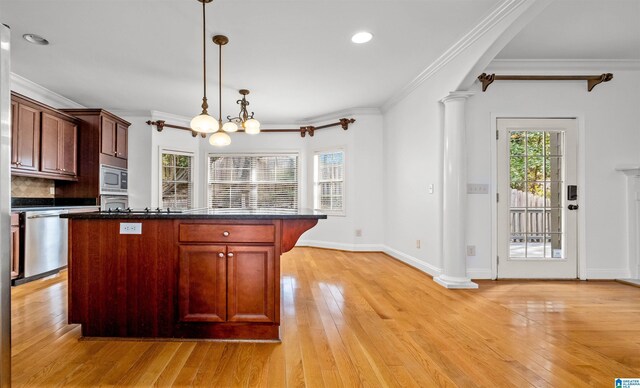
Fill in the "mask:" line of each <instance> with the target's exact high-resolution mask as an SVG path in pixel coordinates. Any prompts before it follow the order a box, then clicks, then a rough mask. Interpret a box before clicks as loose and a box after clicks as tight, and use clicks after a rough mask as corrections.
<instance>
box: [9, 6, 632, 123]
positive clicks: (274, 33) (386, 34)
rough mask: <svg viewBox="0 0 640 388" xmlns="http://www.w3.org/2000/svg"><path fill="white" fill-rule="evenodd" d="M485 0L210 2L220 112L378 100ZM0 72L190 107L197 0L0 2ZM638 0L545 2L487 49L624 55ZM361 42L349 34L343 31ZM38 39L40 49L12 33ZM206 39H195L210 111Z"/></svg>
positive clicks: (277, 119)
mask: <svg viewBox="0 0 640 388" xmlns="http://www.w3.org/2000/svg"><path fill="white" fill-rule="evenodd" d="M499 2H500V1H499V0H283V1H271V0H260V1H257V0H254V1H244V0H242V1H241V0H214V2H212V3H210V4H209V5H207V30H208V36H209V37H210V36H212V35H214V34H218V33H222V34H225V35H227V36H229V39H230V42H229V44H228V45H227V46H225V48H224V49H223V50H224V51H223V55H224V58H223V59H224V64H223V66H224V73H223V116H226V115H236V114H237V112H238V106H237V105H236V104H235V101H236V99H238V98H239V97H240V96H239V94H238V93H237V90H238V89H241V88H247V89H250V90H251V94H250V95H249V96H248V97H249V101H250V102H251V106H250V108H251V110H255V112H256V118H258V119H259V120H260V121H262V122H263V123H272V124H288V123H295V122H298V121H301V120H304V119H306V118H310V117H316V116H319V115H324V114H327V113H331V112H336V111H340V110H344V109H350V108H357V107H379V106H381V105H382V104H383V103H384V102H385V101H387V100H388V99H389V98H390V97H391V96H392V95H394V94H395V93H397V92H398V91H399V90H401V89H402V88H403V87H404V86H405V85H406V84H407V83H409V82H410V81H411V80H412V79H414V78H415V77H416V76H417V75H418V74H419V73H420V72H421V71H422V70H424V69H425V68H426V67H428V66H429V65H430V64H431V63H432V62H433V61H434V60H436V59H437V58H438V57H439V56H440V55H441V54H442V53H443V52H444V51H445V50H446V49H447V48H449V47H450V46H451V45H452V44H453V43H455V42H456V41H457V40H458V39H459V38H460V37H462V36H463V35H464V34H465V33H466V32H467V31H469V30H470V29H471V28H472V27H473V26H475V25H476V24H477V22H478V21H480V19H481V18H482V17H483V16H485V15H486V14H487V13H488V12H489V11H490V10H491V9H492V8H493V7H494V6H495V5H496V4H498V3H499ZM0 7H1V9H0V22H2V23H5V24H8V25H10V26H11V29H12V71H13V72H14V73H16V74H18V75H20V76H22V77H25V78H27V79H29V80H31V81H33V82H35V83H37V84H40V85H42V86H44V87H46V88H48V89H50V90H53V91H55V92H57V93H58V94H61V95H63V96H65V97H67V98H69V99H71V100H74V101H76V102H78V103H80V104H82V105H84V106H87V107H101V108H106V109H113V110H131V111H150V110H156V111H162V112H167V113H173V114H176V115H182V116H187V117H190V116H194V115H196V114H198V113H200V103H201V98H202V78H201V77H202V53H201V50H202V49H201V47H202V41H201V27H202V25H201V3H199V2H197V1H196V0H127V1H125V0H101V1H99V0H83V1H78V0H56V1H52V0H2V4H1V5H0ZM638 7H640V1H638V0H628V1H623V0H598V1H589V0H583V1H565V0H558V1H556V2H555V3H553V4H552V5H550V6H549V7H548V8H547V9H546V10H545V11H543V13H542V14H541V15H540V16H538V17H537V18H536V19H535V20H534V21H533V22H532V23H531V24H530V25H529V26H527V27H525V29H524V30H523V31H522V32H521V33H520V34H519V35H517V36H516V37H515V39H514V40H513V41H512V42H511V43H510V44H509V45H508V46H507V47H506V48H505V49H504V50H503V51H502V52H501V53H500V55H499V57H500V58H509V59H535V58H539V59H553V58H557V59H563V58H570V59H581V58H588V59H599V58H602V59H604V58H615V59H625V58H631V59H638V58H640V52H639V51H640V23H639V22H638V21H639V19H640V16H639V8H638ZM360 30H368V31H371V32H372V33H373V34H374V39H373V40H372V41H371V42H370V43H368V44H364V45H355V44H353V43H351V41H350V37H351V35H352V34H353V33H354V32H357V31H360ZM25 33H35V34H39V35H42V36H44V37H45V38H47V39H48V40H49V41H50V42H51V44H50V45H49V46H45V47H42V46H35V45H32V44H29V43H27V42H26V41H25V40H23V39H22V35H23V34H25ZM216 49H217V46H215V45H214V44H213V43H212V42H211V41H210V40H209V41H208V42H207V50H208V52H207V54H208V55H207V61H208V62H207V65H208V66H207V68H208V97H209V104H210V105H211V106H212V107H216V108H214V109H210V111H211V112H216V114H215V115H216V116H217V101H218V98H217V86H218V84H217V82H218V77H217V70H218V68H217V50H216Z"/></svg>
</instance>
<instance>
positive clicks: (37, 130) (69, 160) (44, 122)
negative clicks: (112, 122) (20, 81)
mask: <svg viewBox="0 0 640 388" xmlns="http://www.w3.org/2000/svg"><path fill="white" fill-rule="evenodd" d="M11 113H12V118H11V135H12V142H11V173H12V174H13V175H22V176H31V177H40V178H48V179H56V180H76V179H77V162H76V159H77V152H78V151H77V141H76V140H77V131H78V125H77V123H78V120H77V119H76V118H75V117H73V116H70V115H68V114H66V113H63V112H61V111H59V110H57V109H54V108H51V107H49V106H47V105H44V104H41V103H39V102H37V101H34V100H31V99H29V98H27V97H24V96H21V95H19V94H17V93H12V94H11Z"/></svg>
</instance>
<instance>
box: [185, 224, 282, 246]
mask: <svg viewBox="0 0 640 388" xmlns="http://www.w3.org/2000/svg"><path fill="white" fill-rule="evenodd" d="M275 235H276V228H275V226H274V225H225V224H215V225H212V224H180V241H181V242H213V243H228V242H230V243H272V242H274V241H275Z"/></svg>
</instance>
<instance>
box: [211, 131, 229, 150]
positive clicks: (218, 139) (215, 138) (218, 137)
mask: <svg viewBox="0 0 640 388" xmlns="http://www.w3.org/2000/svg"><path fill="white" fill-rule="evenodd" d="M209 144H211V145H212V146H216V147H224V146H228V145H229V144H231V137H230V136H229V135H227V134H226V133H224V132H218V133H214V134H213V135H211V137H210V138H209Z"/></svg>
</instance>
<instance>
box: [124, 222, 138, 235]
mask: <svg viewBox="0 0 640 388" xmlns="http://www.w3.org/2000/svg"><path fill="white" fill-rule="evenodd" d="M120 234H142V223H140V222H121V223H120Z"/></svg>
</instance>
